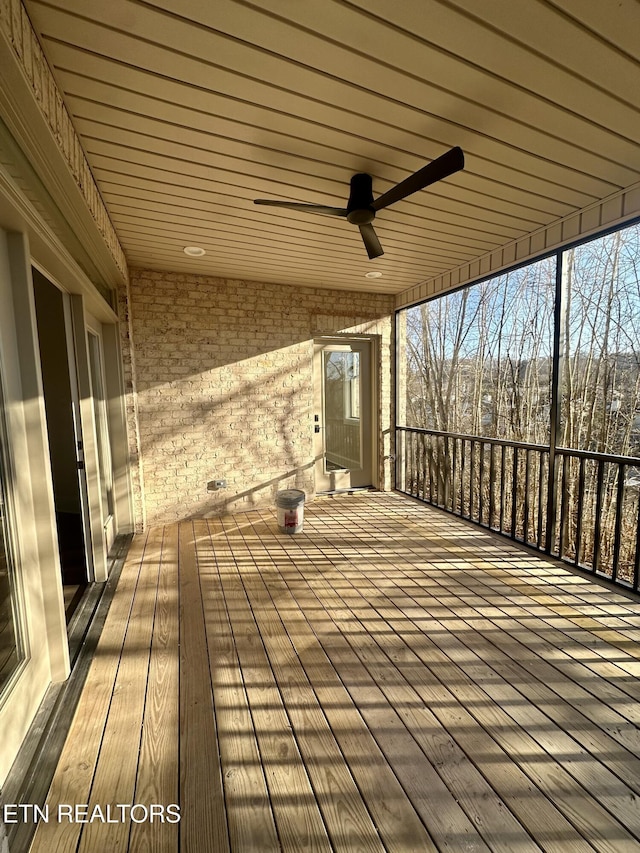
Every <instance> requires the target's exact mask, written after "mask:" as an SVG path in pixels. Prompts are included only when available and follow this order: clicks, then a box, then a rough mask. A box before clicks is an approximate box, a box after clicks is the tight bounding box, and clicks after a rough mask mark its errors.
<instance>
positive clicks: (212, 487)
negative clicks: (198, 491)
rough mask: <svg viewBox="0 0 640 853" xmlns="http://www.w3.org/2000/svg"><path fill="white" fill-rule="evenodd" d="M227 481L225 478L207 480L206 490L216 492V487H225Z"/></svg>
mask: <svg viewBox="0 0 640 853" xmlns="http://www.w3.org/2000/svg"><path fill="white" fill-rule="evenodd" d="M226 488H227V481H226V480H209V482H208V483H207V491H208V492H217V491H218V489H226Z"/></svg>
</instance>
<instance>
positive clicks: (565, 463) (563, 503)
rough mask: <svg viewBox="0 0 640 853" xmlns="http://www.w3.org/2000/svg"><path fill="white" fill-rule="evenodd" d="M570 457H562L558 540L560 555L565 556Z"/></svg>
mask: <svg viewBox="0 0 640 853" xmlns="http://www.w3.org/2000/svg"><path fill="white" fill-rule="evenodd" d="M568 470H569V457H568V456H567V455H566V454H565V455H563V457H562V485H561V486H560V495H561V497H560V539H559V540H558V556H560V557H564V555H565V553H566V551H567V515H568V513H569V490H568V489H567V472H568Z"/></svg>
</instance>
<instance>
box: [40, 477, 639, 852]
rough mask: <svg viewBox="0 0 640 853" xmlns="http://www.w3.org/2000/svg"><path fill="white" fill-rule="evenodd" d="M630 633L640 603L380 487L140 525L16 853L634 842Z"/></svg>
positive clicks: (633, 643) (634, 649) (633, 635)
mask: <svg viewBox="0 0 640 853" xmlns="http://www.w3.org/2000/svg"><path fill="white" fill-rule="evenodd" d="M639 637H640V604H638V603H636V602H634V601H630V600H629V599H628V598H626V597H624V596H623V595H622V594H620V593H617V592H615V591H611V590H609V589H606V588H603V587H601V586H598V585H596V584H594V583H592V582H591V581H589V580H587V579H585V578H583V577H579V576H576V575H574V574H572V573H570V572H569V571H568V570H566V569H565V568H562V567H559V566H558V565H556V564H554V563H552V562H550V561H547V560H541V559H538V558H537V557H536V556H534V555H530V554H529V553H527V552H523V551H521V550H519V549H518V548H516V547H515V546H511V545H510V544H509V543H508V542H502V541H498V540H496V539H495V538H494V537H492V536H490V535H488V534H487V533H485V532H483V531H481V530H479V529H478V530H476V529H473V528H471V527H470V526H468V525H466V524H464V523H461V522H458V521H457V520H455V519H453V518H452V517H450V516H446V515H444V514H442V513H439V512H437V511H434V510H431V509H430V508H428V507H425V506H422V505H418V504H416V503H415V502H413V501H412V500H410V499H408V498H404V497H401V496H399V495H388V494H386V495H385V494H378V493H367V494H359V495H354V496H348V495H344V496H336V497H332V498H329V497H327V498H321V499H317V500H316V501H314V502H312V503H310V504H307V506H306V512H305V525H304V532H303V533H301V534H299V535H296V536H285V535H281V534H279V533H278V531H277V524H276V519H275V516H274V514H273V513H271V512H268V511H253V512H250V513H248V514H242V515H237V516H234V517H227V518H224V519H222V520H220V519H216V520H209V521H196V522H188V523H182V524H180V525H174V526H168V527H165V528H164V529H153V530H151V531H150V532H149V533H148V534H146V535H145V536H144V537H138V538H136V539H135V540H134V543H133V546H132V549H131V552H130V554H129V557H128V559H127V562H126V565H125V568H124V570H123V574H122V576H121V579H120V582H119V586H118V590H117V592H116V596H115V598H114V601H113V603H112V606H111V609H110V611H109V615H108V617H107V622H106V625H105V628H104V631H103V633H102V636H101V639H100V643H99V646H98V650H97V654H96V656H95V659H94V661H93V664H92V667H91V670H90V673H89V676H88V679H87V682H86V686H85V688H84V691H83V694H82V698H81V701H80V704H79V706H78V709H77V713H76V715H75V718H74V720H73V723H72V727H71V731H70V734H69V737H68V740H67V743H66V746H65V748H64V752H63V754H62V757H61V759H60V762H59V765H58V769H57V771H56V774H55V777H54V781H53V785H52V788H51V791H50V795H49V799H48V807H49V821H48V822H44V821H41V822H40V824H39V825H38V830H37V832H36V836H35V839H34V843H33V846H32V853H54V851H57V852H58V853H71V851H76V850H79V851H92V853H93V851H98V853H102V851H107V850H108V851H126V850H129V851H135V853H142V851H167V853H175V851H182V853H187V852H188V853H209V851H211V853H214V851H215V853H222V851H233V853H249V851H260V853H262V851H275V850H286V851H292V853H301V851H331V850H340V851H348V852H349V853H353V851H384V850H387V851H398V853H407V851H420V853H422V851H452V853H460V851H487V850H492V851H504V853H525V851H526V852H527V853H529V851H537V850H545V851H557V853H574V851H575V853H577V851H585V853H586V851H593V850H594V849H595V850H599V851H611V853H621V851H636V853H637V851H639V850H640V799H639V797H640V734H639V729H638V725H639V724H640V705H639V704H638V698H639V697H640V682H639V680H638V675H640V646H639V644H638V639H639ZM132 803H135V804H138V805H137V806H136V809H134V810H133V812H132V815H133V817H134V820H130V819H128V818H127V819H124V820H120V812H118V811H117V810H115V807H116V806H117V804H127V805H130V804H132ZM174 803H175V804H178V805H179V806H180V815H181V819H180V822H179V823H170V822H168V820H166V819H165V821H164V822H162V820H161V819H160V817H161V815H160V812H159V807H161V806H164V807H166V806H168V805H169V804H174ZM59 804H69V805H73V804H89V809H88V812H87V815H88V816H90V815H91V814H92V812H93V809H94V807H95V806H100V808H101V810H102V817H104V818H105V819H106V818H107V817H109V815H108V813H107V806H108V805H111V807H112V809H114V811H112V812H111V815H110V818H111V820H115V821H116V822H114V823H105V822H102V819H101V816H100V814H97V816H96V815H95V814H94V818H95V819H94V820H93V821H91V822H88V823H79V822H69V820H68V819H67V818H66V817H65V818H63V820H62V822H58V821H57V817H56V815H57V809H58V806H59ZM152 804H156V805H157V806H158V808H156V810H155V815H154V820H153V821H151V820H150V819H149V818H150V817H151V816H152V814H151V813H152V810H151V805H152ZM145 816H146V818H147V819H146V820H145ZM164 816H165V818H166V817H167V816H168V815H167V813H166V812H165V814H164ZM169 816H170V815H169ZM80 817H82V813H80Z"/></svg>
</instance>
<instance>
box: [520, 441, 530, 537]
mask: <svg viewBox="0 0 640 853" xmlns="http://www.w3.org/2000/svg"><path fill="white" fill-rule="evenodd" d="M530 472H531V451H530V450H529V448H527V449H526V450H525V453H524V522H523V527H522V538H523V539H524V542H525V544H526V543H528V542H529V486H530Z"/></svg>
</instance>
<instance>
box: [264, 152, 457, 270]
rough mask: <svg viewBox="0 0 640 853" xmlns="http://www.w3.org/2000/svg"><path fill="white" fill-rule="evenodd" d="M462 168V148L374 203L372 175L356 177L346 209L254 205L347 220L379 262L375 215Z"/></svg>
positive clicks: (285, 203) (290, 203)
mask: <svg viewBox="0 0 640 853" xmlns="http://www.w3.org/2000/svg"><path fill="white" fill-rule="evenodd" d="M463 168H464V154H463V153H462V149H461V148H458V147H456V148H452V149H451V150H450V151H447V153H446V154H443V155H442V156H441V157H438V158H437V159H436V160H433V161H432V162H431V163H427V165H426V166H423V167H422V168H421V169H418V171H417V172H414V173H413V175H410V176H409V177H408V178H405V179H404V181H400V183H399V184H396V185H395V187H392V188H391V189H390V190H387V192H386V193H383V194H382V195H381V196H378V198H376V199H374V197H373V192H372V188H371V187H372V181H371V175H367V174H366V173H359V174H357V175H354V176H353V177H352V178H351V191H350V193H349V201H348V202H347V206H346V207H329V206H327V205H324V204H300V203H298V202H297V201H271V199H266V198H257V199H255V201H254V204H268V205H271V206H272V207H286V208H288V209H289V210H301V211H302V212H303V213H320V214H322V215H324V216H346V218H347V221H348V222H351V223H352V224H353V225H357V226H358V228H359V229H360V234H361V235H362V240H363V242H364V245H365V248H366V250H367V254H368V255H369V258H370V259H372V258H378V257H380V255H383V254H384V251H383V249H382V246H381V245H380V240H378V235H377V234H376V232H375V231H374V228H373V225H372V224H371V223H372V222H373V220H374V219H375V216H376V213H377V212H378V211H379V210H383V208H385V207H389V205H391V204H395V202H397V201H401V200H402V199H403V198H407V196H410V195H412V194H413V193H416V192H418V190H423V189H424V188H425V187H428V186H429V185H430V184H435V182H436V181H441V180H442V179H443V178H447V177H448V176H449V175H453V173H454V172H458V171H460V169H463Z"/></svg>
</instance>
